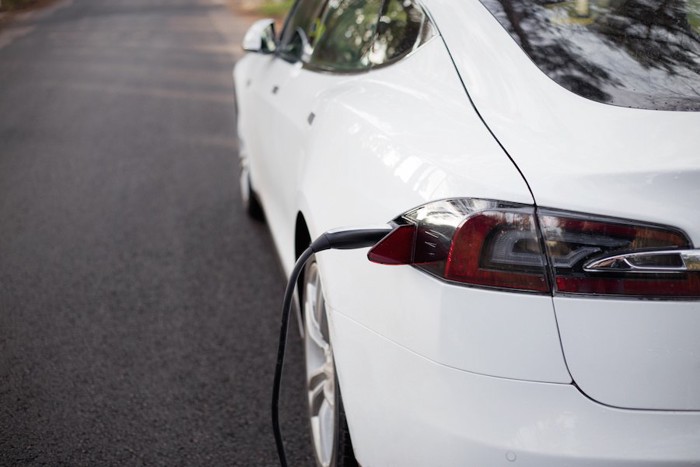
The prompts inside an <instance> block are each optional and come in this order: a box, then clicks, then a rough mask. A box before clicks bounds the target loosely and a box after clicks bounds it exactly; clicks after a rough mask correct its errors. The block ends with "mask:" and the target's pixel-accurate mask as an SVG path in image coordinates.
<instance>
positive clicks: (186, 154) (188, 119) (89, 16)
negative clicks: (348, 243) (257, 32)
mask: <svg viewBox="0 0 700 467" xmlns="http://www.w3.org/2000/svg"><path fill="white" fill-rule="evenodd" d="M241 21H242V20H240V19H238V20H237V19H236V18H235V17H232V16H231V13H230V11H229V10H227V9H226V8H225V7H224V6H223V5H220V4H216V3H211V2H209V0H199V1H198V0H123V1H114V0H72V2H71V1H65V0H64V1H63V2H62V3H58V4H57V5H56V7H55V8H52V9H50V10H48V11H44V12H42V13H41V14H35V15H33V16H30V17H27V18H24V19H22V20H21V21H19V22H17V21H15V22H13V23H12V24H10V25H9V26H8V25H6V26H5V27H4V30H3V31H2V33H1V34H0V465H12V466H24V465H30V466H33V465H50V466H63V465H65V466H109V465H118V466H127V465H128V466H141V465H144V466H146V465H149V466H150V465H163V466H178V465H184V466H225V465H246V466H251V465H252V466H257V465H275V464H276V462H277V457H276V453H275V450H274V441H273V437H272V432H271V428H270V421H269V420H270V413H269V406H270V394H271V382H272V376H273V374H272V372H273V369H274V364H275V352H276V342H277V333H278V317H279V305H280V302H281V298H282V293H283V289H284V279H283V277H282V272H281V268H280V266H279V264H278V261H277V259H276V256H275V254H274V252H273V247H272V242H271V239H270V236H269V233H268V231H267V228H266V227H265V226H264V225H262V224H259V223H255V222H252V221H250V220H248V219H247V218H246V216H245V215H244V214H243V212H242V209H241V208H240V206H239V204H240V198H239V194H238V182H237V174H238V161H237V156H236V140H235V133H234V126H235V115H234V106H233V100H232V99H233V97H232V96H233V89H232V82H231V68H232V66H233V63H234V56H233V55H232V53H231V50H232V46H231V40H232V38H233V37H240V33H241V32H242V31H241V30H236V28H238V29H244V25H242V23H241ZM291 346H292V347H291V349H290V358H289V364H288V368H287V370H288V371H287V375H286V376H285V393H284V394H283V403H282V405H283V414H282V419H283V421H284V432H285V435H286V439H287V441H288V444H289V457H290V461H291V462H290V464H291V465H302V466H303V465H311V460H310V457H309V456H310V450H309V447H308V446H309V440H308V428H307V425H306V422H305V419H304V416H305V413H306V407H305V400H304V396H303V389H302V384H303V383H302V368H301V365H302V364H301V345H300V341H299V339H298V338H297V337H295V338H293V339H292V341H291Z"/></svg>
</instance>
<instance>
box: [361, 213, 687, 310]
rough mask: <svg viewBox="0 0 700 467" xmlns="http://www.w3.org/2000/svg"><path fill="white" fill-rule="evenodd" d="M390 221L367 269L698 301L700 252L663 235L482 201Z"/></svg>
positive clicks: (542, 289)
mask: <svg viewBox="0 0 700 467" xmlns="http://www.w3.org/2000/svg"><path fill="white" fill-rule="evenodd" d="M535 216H537V218H536V217H535ZM394 222H395V224H396V225H397V228H396V229H395V230H394V231H393V232H392V233H390V234H389V235H388V236H387V237H386V238H384V239H383V240H382V241H381V242H380V243H378V244H377V245H375V246H374V247H373V248H372V249H371V250H370V253H369V259H370V260H371V261H374V262H377V263H382V264H413V265H415V266H416V267H418V268H420V269H422V270H424V271H426V272H429V273H431V274H433V275H435V276H438V277H440V278H442V279H445V280H448V281H451V282H456V283H461V284H467V285H472V286H478V287H489V288H498V289H506V290H515V291H526V292H537V293H549V292H550V291H551V292H554V293H562V294H589V295H613V296H639V297H650V298H669V297H679V298H697V297H700V251H699V250H693V249H692V248H693V247H692V245H691V243H690V241H689V240H688V238H687V237H686V236H685V234H683V233H682V232H680V231H678V230H675V229H672V228H668V227H663V226H658V225H651V224H643V223H636V222H635V223H632V222H628V221H623V220H619V219H609V218H599V217H594V216H588V215H581V214H574V213H569V212H563V211H554V210H538V211H537V214H536V213H535V209H534V208H533V207H531V206H525V205H518V204H512V203H503V202H498V201H489V200H479V199H455V200H445V201H438V202H435V203H430V204H426V205H424V206H420V207H418V208H416V209H413V210H411V211H409V212H407V213H406V214H404V215H402V216H400V217H399V218H397V219H395V220H394ZM543 245H544V248H545V250H546V251H543ZM550 277H551V278H552V279H549V278H550Z"/></svg>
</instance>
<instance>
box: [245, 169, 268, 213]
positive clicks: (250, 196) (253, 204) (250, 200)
mask: <svg viewBox="0 0 700 467" xmlns="http://www.w3.org/2000/svg"><path fill="white" fill-rule="evenodd" d="M240 184H241V203H242V204H243V210H244V211H245V213H246V214H247V215H248V217H250V218H251V219H253V220H256V221H259V222H265V211H263V208H262V205H261V204H260V198H258V194H257V193H256V192H255V190H254V189H253V184H252V183H251V181H250V174H249V173H248V171H247V170H241V176H240Z"/></svg>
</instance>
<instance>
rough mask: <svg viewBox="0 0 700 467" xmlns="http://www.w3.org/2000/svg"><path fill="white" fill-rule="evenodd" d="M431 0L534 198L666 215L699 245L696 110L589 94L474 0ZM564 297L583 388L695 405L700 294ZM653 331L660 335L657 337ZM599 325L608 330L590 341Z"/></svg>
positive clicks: (647, 405)
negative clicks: (561, 81)
mask: <svg viewBox="0 0 700 467" xmlns="http://www.w3.org/2000/svg"><path fill="white" fill-rule="evenodd" d="M426 3H427V4H429V7H430V11H431V12H432V14H433V15H434V17H435V20H436V22H437V24H438V25H439V27H440V30H441V33H442V34H443V36H444V38H445V41H446V43H447V45H448V47H452V49H451V50H452V51H453V52H452V55H453V58H454V59H455V63H456V65H457V67H458V69H459V72H460V75H461V76H462V78H463V79H464V82H465V85H466V87H467V89H468V90H469V94H470V96H471V98H472V99H473V101H474V104H475V106H476V108H477V109H479V111H480V113H481V115H482V117H483V118H484V120H485V121H486V123H487V124H488V125H489V127H490V128H491V130H492V131H493V132H494V134H495V136H496V137H497V138H498V140H499V141H500V142H501V144H503V146H504V148H505V149H506V150H507V151H508V153H509V154H510V155H511V157H513V159H514V161H515V163H516V164H517V165H518V167H519V168H520V170H522V172H523V174H524V176H525V179H526V180H527V181H528V184H529V185H530V187H531V188H532V192H533V193H534V197H535V201H536V203H537V204H538V205H539V206H547V207H554V208H557V209H566V210H570V211H580V212H585V213H590V214H596V215H605V216H614V217H621V218H626V219H633V220H637V221H644V222H652V223H659V224H664V225H669V226H673V227H677V228H680V229H681V230H683V231H684V232H685V233H686V234H688V235H689V237H690V240H691V241H692V242H693V244H694V245H695V246H700V216H698V202H699V201H700V157H698V147H700V112H668V111H652V110H639V109H628V108H622V107H615V106H611V105H605V104H600V103H596V102H593V101H590V100H588V99H584V98H582V97H579V96H577V95H576V94H574V93H572V92H569V91H568V90H566V89H564V88H563V87H561V86H559V85H558V84H557V83H555V82H554V81H553V80H551V79H550V78H548V77H547V76H546V75H545V74H544V73H543V72H542V71H540V70H539V69H538V68H537V67H536V66H535V64H534V63H532V61H530V59H529V58H528V57H527V56H526V55H525V53H523V52H522V50H521V49H520V48H519V47H518V45H517V44H516V43H515V41H513V40H512V39H511V37H510V36H509V34H508V33H507V32H506V31H505V29H504V28H503V27H502V26H501V25H500V24H499V23H498V22H497V21H496V19H495V18H494V17H493V16H492V15H491V14H490V13H489V12H488V11H487V10H486V9H485V8H484V7H483V6H482V5H481V4H479V3H478V2H464V5H463V6H462V7H461V8H454V5H453V4H452V2H449V1H444V0H437V1H430V2H426ZM465 24H478V25H479V26H480V27H464V25H465ZM514 122H517V123H514ZM568 303H570V302H568V301H567V300H565V299H557V300H555V306H556V310H557V319H558V320H559V321H560V323H562V322H566V323H569V322H571V320H575V323H576V325H571V326H565V327H562V326H560V332H561V338H562V345H563V347H564V355H565V358H566V360H567V363H568V364H569V369H570V371H571V373H572V375H573V377H574V380H575V381H576V383H577V384H578V385H579V386H580V387H581V388H582V389H583V390H584V391H590V392H587V394H588V395H589V396H591V397H593V398H595V399H596V400H598V401H600V402H602V403H604V404H609V405H614V406H618V407H628V408H642V409H669V410H700V391H697V390H696V391H694V392H692V391H689V390H688V388H691V387H694V388H700V371H699V369H700V339H695V340H694V341H693V340H689V339H688V338H687V332H688V331H687V329H688V328H690V329H696V330H697V329H698V326H697V325H698V323H700V302H698V301H693V302H690V303H672V302H668V301H666V302H645V303H641V302H638V301H636V300H634V299H633V301H632V302H629V301H615V300H595V301H592V300H589V301H585V300H582V301H576V303H577V305H576V306H569V305H568ZM586 303H588V305H587V306H586ZM573 309H575V310H576V311H573ZM574 314H575V315H576V317H575V318H574V316H572V315H574ZM589 318H590V319H589ZM686 319H687V320H686ZM658 329H665V330H666V332H667V334H666V339H663V340H661V339H658V338H657V339H654V343H653V345H652V344H651V343H650V342H649V341H648V340H647V339H648V338H649V335H650V334H653V333H656V332H657V330H658ZM600 333H604V334H605V335H606V336H607V337H608V338H609V339H607V340H605V339H602V338H598V339H596V337H594V336H596V335H597V336H598V337H600V336H601V334H600ZM676 335H678V336H679V339H681V341H682V342H677V341H676V339H675V338H674V336H676ZM612 336H618V337H617V338H616V339H612V338H611V337H612ZM657 336H658V335H657ZM682 336H686V337H682ZM586 342H588V345H586ZM593 342H595V344H596V345H593ZM642 356H643V358H644V365H639V359H640V358H642ZM603 358H604V361H603V360H601V359H603ZM661 375H665V376H673V377H674V379H672V380H669V379H664V378H662V377H661ZM674 386H675V387H676V388H675V389H673V387H674Z"/></svg>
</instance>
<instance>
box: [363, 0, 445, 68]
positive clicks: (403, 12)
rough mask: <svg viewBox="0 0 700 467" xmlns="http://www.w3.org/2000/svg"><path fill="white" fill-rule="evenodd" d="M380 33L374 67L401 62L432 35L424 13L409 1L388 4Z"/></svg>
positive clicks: (379, 25)
mask: <svg viewBox="0 0 700 467" xmlns="http://www.w3.org/2000/svg"><path fill="white" fill-rule="evenodd" d="M377 29H378V31H377V38H376V39H375V42H374V44H373V46H372V54H371V61H372V64H374V65H382V64H385V63H389V62H392V61H394V60H398V59H400V58H401V57H403V56H405V55H407V54H409V53H410V52H412V51H413V50H414V49H415V48H416V47H418V46H419V45H420V44H421V43H422V42H423V41H424V40H425V39H427V38H429V37H430V36H431V35H432V30H431V28H430V22H429V21H428V20H427V17H426V16H425V14H424V13H423V10H422V9H421V8H420V7H419V6H418V5H416V4H415V2H412V1H406V0H386V1H385V2H384V5H383V7H382V13H381V16H380V18H379V24H378V27H377Z"/></svg>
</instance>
